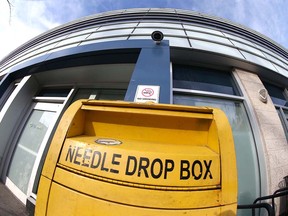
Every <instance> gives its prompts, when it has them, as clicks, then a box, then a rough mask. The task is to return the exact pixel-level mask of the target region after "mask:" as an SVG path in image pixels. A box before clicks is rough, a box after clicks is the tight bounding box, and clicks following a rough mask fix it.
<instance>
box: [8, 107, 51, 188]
mask: <svg viewBox="0 0 288 216" xmlns="http://www.w3.org/2000/svg"><path fill="white" fill-rule="evenodd" d="M55 114H56V113H55V112H51V111H43V110H33V112H32V113H31V115H30V117H29V119H28V121H27V123H26V125H25V127H24V129H23V131H22V134H21V136H20V138H19V140H18V143H17V147H16V150H15V153H14V156H13V159H12V161H11V164H10V168H9V172H8V178H9V179H10V180H11V181H12V182H13V183H14V184H15V185H16V186H17V187H18V188H19V189H20V190H21V191H22V192H23V193H24V194H26V193H27V189H28V183H29V180H30V177H31V173H32V169H33V166H34V163H35V160H36V157H37V154H38V151H39V148H40V145H41V143H42V141H43V139H44V136H45V134H46V132H47V130H48V127H49V125H50V123H51V122H52V121H53V119H54V118H55ZM31 137H33V139H31Z"/></svg>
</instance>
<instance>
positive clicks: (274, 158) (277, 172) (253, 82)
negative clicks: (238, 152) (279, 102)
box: [235, 69, 288, 194]
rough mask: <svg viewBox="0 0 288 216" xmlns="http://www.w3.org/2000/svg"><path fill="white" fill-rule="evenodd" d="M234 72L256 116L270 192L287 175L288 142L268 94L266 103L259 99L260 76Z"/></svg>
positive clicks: (270, 192)
mask: <svg viewBox="0 0 288 216" xmlns="http://www.w3.org/2000/svg"><path fill="white" fill-rule="evenodd" d="M235 72H236V74H237V75H238V77H239V79H240V81H241V84H242V86H243V87H244V90H245V94H246V97H247V98H246V100H249V102H250V104H251V105H252V112H254V114H255V116H256V120H257V124H258V127H259V130H260V136H261V137H260V138H261V140H262V143H263V150H264V158H265V161H266V166H267V167H266V170H267V177H268V188H267V192H268V193H269V194H272V193H273V192H274V191H275V190H277V189H279V187H278V184H279V182H280V181H282V180H283V177H284V176H286V175H288V160H287V155H288V144H287V140H286V137H285V132H284V130H283V127H282V124H281V121H280V118H279V116H278V113H277V111H276V109H275V107H274V104H273V102H272V100H271V98H270V97H269V96H268V101H267V103H263V102H261V101H260V99H259V93H258V91H259V90H260V89H262V88H265V87H264V85H263V83H262V82H261V80H260V78H259V77H258V76H257V75H256V74H252V73H249V72H246V71H243V70H239V69H236V70H235Z"/></svg>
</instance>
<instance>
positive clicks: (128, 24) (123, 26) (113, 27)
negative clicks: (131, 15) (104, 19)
mask: <svg viewBox="0 0 288 216" xmlns="http://www.w3.org/2000/svg"><path fill="white" fill-rule="evenodd" d="M136 25H137V23H118V24H117V25H107V26H101V27H100V28H99V29H98V30H100V31H102V30H108V29H118V28H131V27H136Z"/></svg>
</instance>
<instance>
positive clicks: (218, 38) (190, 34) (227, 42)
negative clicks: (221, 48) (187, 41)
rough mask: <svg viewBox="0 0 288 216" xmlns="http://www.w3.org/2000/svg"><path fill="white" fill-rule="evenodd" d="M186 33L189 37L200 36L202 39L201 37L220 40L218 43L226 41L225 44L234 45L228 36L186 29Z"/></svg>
mask: <svg viewBox="0 0 288 216" xmlns="http://www.w3.org/2000/svg"><path fill="white" fill-rule="evenodd" d="M186 33H187V35H188V36H189V37H193V38H199V39H200V40H201V39H206V40H209V41H215V42H218V43H224V44H227V45H230V46H232V45H233V44H232V43H231V42H230V41H229V40H228V39H227V38H224V37H218V36H215V35H211V34H205V33H200V32H192V31H186Z"/></svg>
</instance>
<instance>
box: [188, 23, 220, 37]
mask: <svg viewBox="0 0 288 216" xmlns="http://www.w3.org/2000/svg"><path fill="white" fill-rule="evenodd" d="M183 26H184V28H185V29H188V30H192V31H201V32H207V33H210V34H216V35H219V36H223V34H222V32H220V31H217V30H214V29H208V28H206V27H205V28H202V27H199V26H190V25H186V24H184V25H183Z"/></svg>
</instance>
